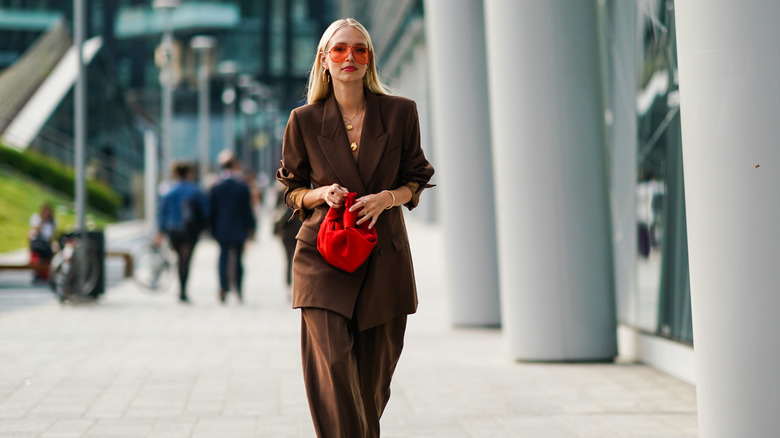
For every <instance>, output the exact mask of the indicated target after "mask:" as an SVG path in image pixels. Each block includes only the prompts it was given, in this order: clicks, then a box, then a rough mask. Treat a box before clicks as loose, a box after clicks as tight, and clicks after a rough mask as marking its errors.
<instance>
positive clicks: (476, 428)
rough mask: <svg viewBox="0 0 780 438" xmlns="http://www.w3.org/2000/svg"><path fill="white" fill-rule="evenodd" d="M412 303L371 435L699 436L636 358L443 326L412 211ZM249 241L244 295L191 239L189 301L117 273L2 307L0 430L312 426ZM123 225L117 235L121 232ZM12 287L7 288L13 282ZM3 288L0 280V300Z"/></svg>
mask: <svg viewBox="0 0 780 438" xmlns="http://www.w3.org/2000/svg"><path fill="white" fill-rule="evenodd" d="M408 223H409V230H410V240H411V242H412V250H413V253H414V258H415V266H416V268H417V279H418V286H419V289H420V291H419V292H420V294H419V295H420V309H419V312H418V314H416V315H414V316H412V317H410V319H409V323H408V331H407V337H406V344H405V348H404V353H403V355H402V357H401V361H400V363H399V365H398V368H397V371H396V377H395V379H394V382H393V387H392V392H393V395H392V397H391V400H390V404H389V405H388V407H387V410H386V412H385V415H384V417H383V419H382V428H383V437H404V438H409V437H471V438H475V437H479V438H482V437H542V438H544V437H550V438H556V437H563V438H569V437H574V438H578V437H590V438H616V437H635V438H641V437H660V438H691V437H696V436H697V434H698V431H697V425H696V421H697V416H696V397H695V390H694V388H693V387H691V386H690V385H687V384H685V383H683V382H680V381H678V380H675V379H674V378H672V377H669V376H667V375H665V374H663V373H661V372H659V371H657V370H654V369H651V368H648V367H645V366H642V365H634V364H619V365H616V364H538V363H516V362H514V361H512V360H511V359H510V358H508V357H507V356H506V355H505V353H504V347H503V342H502V336H501V332H500V330H497V329H455V328H452V327H451V326H450V325H449V323H448V319H447V294H446V290H445V285H444V268H443V265H442V262H441V260H442V257H441V243H442V242H441V233H440V230H439V228H438V227H437V226H435V225H430V224H426V223H423V222H421V221H419V220H417V219H415V218H414V217H411V218H409V220H408ZM262 224H263V228H262V229H261V232H260V233H259V236H260V238H259V240H258V241H256V242H252V243H251V244H250V245H249V246H248V249H247V253H246V259H245V266H246V288H245V292H244V294H245V302H244V303H243V304H239V303H238V302H237V300H236V299H235V297H234V296H231V297H229V299H228V303H227V304H225V305H222V304H220V303H219V301H218V299H217V293H216V291H217V273H216V259H217V252H218V250H217V247H216V245H215V244H214V242H212V241H209V240H204V241H201V242H200V243H199V244H198V247H197V249H196V254H195V260H194V266H193V271H192V274H191V280H190V281H191V287H190V294H191V297H192V304H190V305H182V304H179V303H178V302H177V300H176V294H175V291H174V290H170V291H168V292H166V293H164V294H150V293H148V292H145V291H144V290H142V289H140V288H139V287H137V286H136V285H135V284H134V283H133V282H132V281H123V282H115V284H112V285H111V287H110V289H109V291H108V292H107V293H106V295H105V296H104V297H103V298H102V299H101V301H100V302H99V303H97V304H91V305H84V304H82V305H60V304H59V303H57V302H54V301H52V300H45V299H44V300H39V301H38V302H36V303H34V304H26V305H24V306H17V305H14V306H8V307H6V308H5V311H3V312H1V313H0V437H45V438H51V437H101V438H103V437H151V438H168V437H171V438H173V437H176V438H179V437H187V438H189V437H203V438H209V437H220V438H222V437H291V438H292V437H312V436H314V432H313V428H312V426H311V420H310V418H309V412H308V406H307V403H306V396H305V392H304V387H303V381H302V377H301V365H300V357H299V354H300V351H299V342H298V338H299V329H300V320H299V318H300V316H299V313H298V311H294V310H291V309H290V305H289V302H288V301H287V298H286V294H285V286H284V283H283V272H284V270H283V249H282V247H281V245H280V244H279V242H278V241H277V240H276V239H274V238H273V237H272V236H271V234H270V230H269V229H268V227H269V221H267V220H265V221H263V222H262ZM128 236H129V234H126V235H124V236H123V238H126V239H127V238H129V237H128ZM14 299H16V300H18V299H19V298H18V296H16V295H15V298H14ZM2 300H3V294H1V293H0V307H2V305H3V304H2Z"/></svg>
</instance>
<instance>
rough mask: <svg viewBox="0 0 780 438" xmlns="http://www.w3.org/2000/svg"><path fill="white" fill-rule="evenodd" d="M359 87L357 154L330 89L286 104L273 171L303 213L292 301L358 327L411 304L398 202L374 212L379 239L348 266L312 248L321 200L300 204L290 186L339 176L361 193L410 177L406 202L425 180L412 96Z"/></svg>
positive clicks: (427, 173) (411, 308) (428, 169)
mask: <svg viewBox="0 0 780 438" xmlns="http://www.w3.org/2000/svg"><path fill="white" fill-rule="evenodd" d="M364 91H365V96H366V109H365V117H364V121H363V132H362V134H361V138H360V142H359V144H360V149H359V154H358V159H357V162H356V161H355V159H354V158H353V156H352V151H351V150H350V148H349V141H348V138H347V131H346V129H345V128H344V123H343V121H342V116H341V113H340V111H339V108H338V104H337V102H336V99H335V97H334V96H333V94H332V93H331V94H330V95H329V96H328V97H327V98H325V99H322V100H320V101H317V102H315V103H313V104H309V105H305V106H303V107H300V108H297V109H295V110H293V111H292V113H291V114H290V119H289V121H288V122H287V129H286V131H285V135H284V144H283V148H282V162H281V168H280V169H279V171H278V172H277V174H276V177H277V179H278V180H279V181H281V182H282V183H283V184H284V185H285V186H287V190H286V191H285V202H286V203H287V205H288V206H289V207H290V208H292V209H293V210H296V211H297V212H298V215H299V217H301V218H303V226H302V227H301V229H300V231H299V232H298V235H297V236H296V238H297V239H298V245H297V246H296V250H295V256H294V258H293V288H294V290H293V307H294V308H300V307H318V308H322V309H327V310H331V311H334V312H338V313H340V314H341V315H343V316H345V317H347V318H350V319H354V320H356V322H357V324H358V328H359V330H365V329H367V328H371V327H374V326H377V325H380V324H383V323H385V322H387V321H389V320H390V319H392V318H395V317H398V316H403V315H407V314H410V313H414V312H415V311H416V310H417V290H416V287H415V280H414V270H413V267H412V256H411V252H410V251H409V240H408V237H407V234H406V225H405V224H404V218H403V213H402V212H401V209H400V207H394V208H391V209H389V210H386V211H384V212H383V213H382V214H381V215H380V216H379V219H378V220H377V223H376V225H375V227H376V231H377V235H378V242H377V244H376V246H375V247H374V249H373V251H372V252H371V255H370V256H369V258H368V260H367V261H366V263H364V264H363V266H361V267H360V268H358V270H357V271H355V272H354V273H352V274H350V273H347V272H345V271H342V270H340V269H338V268H335V267H333V266H331V265H330V264H328V262H326V261H325V259H323V258H322V256H321V255H320V253H319V251H318V250H317V233H318V231H319V228H320V224H321V223H322V220H323V219H324V217H325V214H326V213H327V212H328V205H327V204H323V205H320V206H318V207H316V208H315V209H314V210H304V209H303V207H302V206H301V205H296V202H297V201H296V199H294V198H296V197H291V196H290V193H291V192H292V191H293V190H295V189H297V188H301V187H304V188H317V187H321V186H327V185H331V184H333V183H338V184H340V185H341V186H342V187H345V188H347V189H348V190H349V191H352V192H357V196H358V197H360V196H364V195H367V194H372V193H379V192H381V191H382V190H392V189H395V188H397V187H400V186H403V185H406V184H408V183H414V184H416V185H417V187H418V188H417V192H416V193H415V194H414V196H413V198H412V200H411V201H409V202H408V203H407V204H406V207H407V208H408V209H410V210H411V209H412V208H414V207H415V206H416V205H417V202H418V200H419V194H420V192H421V191H422V190H423V189H424V188H426V187H432V186H430V185H429V184H428V181H429V180H430V179H431V176H432V175H433V167H432V166H431V165H430V163H428V161H427V160H426V159H425V155H424V154H423V151H422V148H421V147H420V125H419V121H418V117H417V107H416V105H415V103H414V101H412V100H409V99H405V98H402V97H397V96H387V95H377V94H374V93H372V92H371V91H369V90H368V89H364ZM298 199H302V197H301V198H298Z"/></svg>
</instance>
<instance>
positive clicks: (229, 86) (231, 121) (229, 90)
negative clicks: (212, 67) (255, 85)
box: [217, 61, 238, 152]
mask: <svg viewBox="0 0 780 438" xmlns="http://www.w3.org/2000/svg"><path fill="white" fill-rule="evenodd" d="M217 72H218V73H219V74H220V75H222V77H223V78H225V89H224V91H223V92H222V103H223V104H224V105H225V113H224V114H225V149H227V150H229V151H233V152H235V151H236V143H235V140H234V139H235V122H236V121H235V119H236V106H235V102H236V84H235V80H236V74H237V73H238V63H237V62H235V61H222V62H220V63H219V66H218V67H217Z"/></svg>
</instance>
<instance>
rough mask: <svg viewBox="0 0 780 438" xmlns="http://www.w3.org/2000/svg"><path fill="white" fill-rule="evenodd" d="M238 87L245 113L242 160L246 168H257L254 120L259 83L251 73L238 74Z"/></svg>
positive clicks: (242, 110) (242, 108) (241, 106)
mask: <svg viewBox="0 0 780 438" xmlns="http://www.w3.org/2000/svg"><path fill="white" fill-rule="evenodd" d="M238 87H239V88H240V89H241V91H242V93H241V100H240V102H239V105H240V108H241V112H242V113H243V114H244V142H243V147H242V148H241V154H240V157H241V162H242V163H243V165H244V167H245V168H246V169H250V170H253V171H254V170H255V165H254V163H253V162H252V148H253V144H252V143H253V142H252V135H253V133H252V122H253V119H254V115H255V114H256V113H257V109H258V107H257V101H256V100H255V98H254V96H255V95H256V94H257V87H258V84H257V82H255V80H254V79H253V78H252V75H250V74H242V75H239V76H238Z"/></svg>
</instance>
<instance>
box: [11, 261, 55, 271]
mask: <svg viewBox="0 0 780 438" xmlns="http://www.w3.org/2000/svg"><path fill="white" fill-rule="evenodd" d="M49 265H50V264H49V263H24V264H15V265H13V264H0V271H22V270H32V271H37V270H42V269H44V268H45V269H49Z"/></svg>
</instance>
